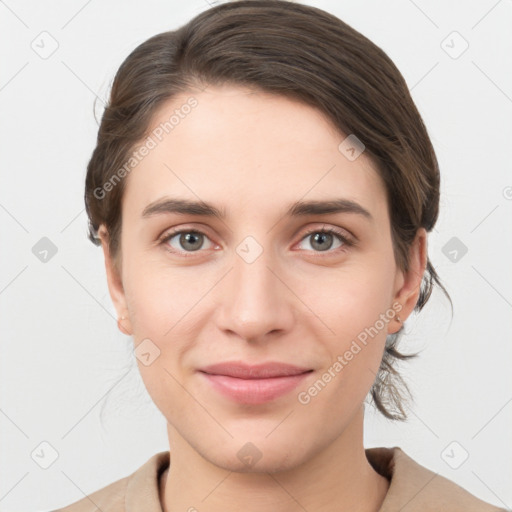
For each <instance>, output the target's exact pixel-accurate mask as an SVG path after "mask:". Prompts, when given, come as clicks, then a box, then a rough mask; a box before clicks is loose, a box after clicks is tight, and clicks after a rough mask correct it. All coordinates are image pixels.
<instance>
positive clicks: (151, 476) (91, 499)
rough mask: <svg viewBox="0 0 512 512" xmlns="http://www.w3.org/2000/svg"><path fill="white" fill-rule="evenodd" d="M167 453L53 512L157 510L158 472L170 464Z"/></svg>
mask: <svg viewBox="0 0 512 512" xmlns="http://www.w3.org/2000/svg"><path fill="white" fill-rule="evenodd" d="M169 460H170V454H169V452H168V451H167V452H159V453H157V454H155V455H153V456H152V457H151V458H150V459H149V460H147V462H145V463H144V464H143V465H142V466H141V467H139V468H138V469H137V470H136V471H134V472H133V473H131V474H130V475H128V476H126V477H124V478H121V479H119V480H116V481H115V482H113V483H111V484H109V485H107V486H105V487H103V488H101V489H98V490H97V491H94V492H92V493H90V494H86V495H85V496H84V497H83V498H81V499H79V500H78V501H75V502H73V503H71V504H69V505H67V506H65V507H63V508H59V509H56V510H54V511H52V512H97V511H98V510H101V511H102V512H124V511H125V510H138V509H141V510H145V511H146V512H160V511H161V507H160V499H159V494H158V493H159V489H158V479H159V475H160V473H161V472H162V471H164V470H165V468H166V467H167V466H168V465H169Z"/></svg>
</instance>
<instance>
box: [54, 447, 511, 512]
mask: <svg viewBox="0 0 512 512" xmlns="http://www.w3.org/2000/svg"><path fill="white" fill-rule="evenodd" d="M365 452H366V458H367V459H368V461H369V462H370V464H371V465H372V466H373V468H374V469H375V470H376V471H377V472H378V473H380V474H381V475H382V476H384V477H386V478H387V479H388V480H389V481H390V485H389V489H388V492H387V494H386V497H385V498H384V501H383V503H382V506H381V508H380V510H379V512H397V511H400V512H420V511H421V512H429V511H432V512H434V511H435V512H497V511H505V512H506V509H504V508H498V507H495V506H492V505H490V504H488V503H486V502H484V501H482V500H480V499H478V498H477V497H476V496H474V495H473V494H471V493H469V492H468V491H466V490H465V489H463V488H462V487H460V486H459V485H457V484H456V483H454V482H452V481H451V480H448V479H447V478H444V477H443V476H441V475H439V474H437V473H434V472H432V471H430V470H428V469H427V468H425V467H424V466H421V465H420V464H418V463H417V462H416V461H414V460H413V459H411V458H410V457H409V456H408V455H407V454H406V453H405V452H404V451H403V450H402V449H401V448H398V447H396V446H395V447H393V448H366V450H365ZM169 460H170V453H169V452H168V451H166V452H160V453H157V454H155V455H153V456H152V457H151V458H150V459H149V460H148V461H147V462H146V463H145V464H143V465H142V466H141V467H140V468H139V469H137V470H136V471H135V472H133V473H132V474H131V475H128V476H126V477H124V478H122V479H120V480H117V481H116V482H113V483H111V484H110V485H107V486H106V487H103V488H102V489H99V490H98V491H95V492H93V493H92V494H90V495H88V496H86V497H85V498H82V499H80V500H79V501H76V502H75V503H72V504H71V505H68V506H67V507H65V508H61V509H59V510H56V511H54V512H96V511H97V510H100V511H101V512H125V511H126V512H143V511H144V512H162V506H161V504H160V499H159V487H158V484H159V478H160V475H161V474H162V473H163V472H164V471H165V469H166V468H167V467H168V466H169Z"/></svg>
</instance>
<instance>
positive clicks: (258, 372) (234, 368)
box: [200, 361, 311, 379]
mask: <svg viewBox="0 0 512 512" xmlns="http://www.w3.org/2000/svg"><path fill="white" fill-rule="evenodd" d="M200 371H202V372H204V373H208V374H210V375H225V376H226V377H235V378H237V379H269V378H274V377H289V376H293V375H300V374H302V373H306V372H309V371H311V368H303V367H299V366H293V365H290V364H286V363H278V362H270V363H264V364H258V365H249V364H247V363H243V362H239V361H235V362H225V363H219V364H213V365H210V366H206V367H205V368H202V369H201V370H200Z"/></svg>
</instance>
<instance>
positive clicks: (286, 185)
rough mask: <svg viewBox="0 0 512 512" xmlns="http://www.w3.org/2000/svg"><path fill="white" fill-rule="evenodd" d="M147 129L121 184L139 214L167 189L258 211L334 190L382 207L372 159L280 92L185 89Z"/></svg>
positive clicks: (307, 108) (381, 191)
mask: <svg viewBox="0 0 512 512" xmlns="http://www.w3.org/2000/svg"><path fill="white" fill-rule="evenodd" d="M191 105H194V106H191ZM148 133H149V137H150V138H151V139H152V143H151V144H150V145H151V146H153V147H152V148H151V149H150V150H149V151H148V152H147V154H146V155H145V156H144V157H143V158H141V159H140V161H139V163H138V164H137V165H136V167H135V168H134V169H133V170H132V171H131V172H130V175H129V177H128V183H127V188H126V190H125V200H126V201H128V202H130V204H131V205H132V206H133V208H135V209H136V210H137V211H138V212H142V210H143V208H144V207H145V206H146V205H147V204H148V203H150V202H152V201H154V200H156V199H158V198H159V197H162V196H163V195H164V194H169V195H172V196H183V197H187V198H190V199H195V200H198V199H199V200H204V201H208V202H211V203H218V202H222V203H229V204H230V205H232V206H233V208H235V207H237V206H238V207H240V208H252V207H255V208H258V209H260V211H261V209H263V208H266V209H268V208H272V205H274V206H275V205H277V204H282V203H286V204H290V203H292V202H294V201H297V200H299V199H301V198H306V199H320V198H331V197H334V196H336V197H339V196H342V197H344V198H347V199H350V200H355V201H358V202H362V203H366V204H367V206H368V207H369V208H373V209H374V210H375V208H379V206H384V208H385V204H384V205H382V204H381V203H382V202H383V201H385V192H384V186H383V183H382V181H381V179H380V177H379V175H378V173H377V172H376V170H375V168H374V166H373V164H372V161H371V160H370V159H369V157H367V156H366V155H365V153H364V152H363V153H362V154H361V155H360V156H359V157H358V158H357V159H355V160H352V161H351V160H349V159H347V157H346V156H345V155H344V154H343V152H342V151H340V148H339V146H340V143H342V142H343V141H344V139H345V138H346V137H347V134H343V133H341V132H340V131H338V130H337V129H336V127H335V126H334V125H333V124H332V123H331V121H330V120H329V119H328V118H327V117H326V116H325V115H324V114H323V113H322V112H320V111H319V110H317V109H315V108H314V107H311V106H309V105H306V104H304V103H302V102H299V101H296V100H293V99H290V98H287V97H284V96H280V95H275V94H270V93H266V92H260V91H255V90H252V89H249V88H244V87H234V86H223V87H213V86H209V87H207V88H206V90H205V91H203V92H201V91H195V92H192V91H191V92H190V93H182V94H180V95H178V96H175V97H174V98H172V100H170V101H168V102H167V103H165V104H164V105H163V106H162V107H160V109H159V110H158V111H157V113H156V115H155V116H154V119H153V121H152V125H151V127H150V130H149V132H148ZM235 203H237V204H235ZM228 211H229V209H228Z"/></svg>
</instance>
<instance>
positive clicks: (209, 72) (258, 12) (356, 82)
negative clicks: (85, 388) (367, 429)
mask: <svg viewBox="0 0 512 512" xmlns="http://www.w3.org/2000/svg"><path fill="white" fill-rule="evenodd" d="M223 84H234V85H242V86H248V87H252V88H254V89H260V90H262V91H265V92H271V93H275V94H278V95H284V96H287V97H290V98H293V99H297V100H299V101H302V102H304V103H306V104H309V105H311V106H313V107H315V108H317V109H318V110H320V111H321V112H323V114H325V116H326V117H327V118H328V119H330V120H331V121H332V122H333V123H334V125H335V126H336V127H337V128H338V129H339V130H340V132H341V133H343V134H346V135H348V134H354V135H356V136H357V138H358V139H360V140H361V141H362V142H363V143H364V145H365V152H366V153H365V154H366V155H368V156H369V157H370V158H371V160H372V161H373V163H374V165H375V166H376V168H377V169H378V171H379V173H380V175H381V177H382V178H383V180H384V183H385V186H386V191H387V196H388V207H389V214H390V220H391V231H392V239H393V245H394V252H395V258H396V261H397V264H398V266H399V267H400V268H402V269H404V270H406V269H407V268H408V248H409V247H410V244H411V242H412V241H413V240H414V238H415V235H416V233H417V230H418V229H419V228H420V227H424V228H425V229H426V230H427V231H431V230H432V228H433V227H434V224H435V222H436V220H437V217H438V209H439V186H440V178H439V167H438V162H437V159H436V156H435V153H434V149H433V146H432V143H431V141H430V139H429V136H428V133H427V130H426V128H425V126H424V124H423V121H422V118H421V116H420V114H419V112H418V110H417V108H416V106H415V104H414V102H413V100H412V98H411V95H410V93H409V90H408V88H407V84H406V82H405V80H404V78H403V77H402V75H401V74H400V72H399V70H398V69H397V68H396V66H395V65H394V64H393V62H392V61H391V59H390V58H389V57H388V56H387V55H386V53H384V51H382V50H381V49H380V48H379V47H378V46H376V45H375V44H374V43H372V42H371V41H370V40H369V39H367V38H366V37H364V36H363V35H362V34H360V33H359V32H357V31H356V30H354V29H353V28H351V27H350V26H349V25H347V24H346V23H344V22H343V21H341V20H340V19H338V18H337V17H335V16H333V15H331V14H329V13H327V12H325V11H323V10H321V9H318V8H314V7H310V6H306V5H302V4H298V3H295V2H294V3H292V2H289V1H285V0H239V1H231V2H228V3H224V4H220V5H218V6H216V7H213V8H211V9H208V10H206V11H204V12H202V13H201V14H199V15H198V16H196V17H195V18H193V19H192V20H191V21H189V22H188V23H187V24H186V25H184V26H182V27H181V28H179V29H178V30H175V31H170V32H165V33H162V34H158V35H156V36H154V37H151V38H150V39H148V40H147V41H145V42H144V43H142V44H141V45H139V46H138V47H137V48H136V49H135V50H133V52H132V53H131V54H130V55H129V56H128V57H127V58H126V59H125V61H124V62H123V63H122V65H121V66H120V68H119V70H118V72H117V74H116V76H115V79H114V82H113V84H112V88H111V92H110V98H109V101H108V104H107V106H106V108H105V111H104V113H103V117H102V119H101V124H100V127H99V131H98V138H97V145H96V148H95V149H94V152H93V154H92V157H91V159H90V161H89V164H88V167H87V177H86V186H85V205H86V210H87V214H88V216H89V220H90V224H89V237H90V239H91V240H92V241H93V242H94V243H96V244H99V240H98V237H97V232H98V228H99V226H100V225H101V224H105V226H106V228H107V231H108V233H109V241H108V243H109V248H110V251H111V253H112V255H113V257H114V258H115V257H116V256H117V255H118V254H119V252H120V247H119V245H120V229H121V201H122V196H123V189H124V181H125V180H123V179H119V180H118V182H115V181H113V179H114V178H115V177H116V176H115V174H116V172H118V170H119V169H121V168H122V167H123V166H124V165H125V163H126V162H127V160H128V159H129V158H130V154H131V152H132V151H133V149H134V147H135V146H136V144H138V143H140V141H141V140H143V138H144V137H145V136H147V133H148V130H149V128H150V126H151V121H152V119H153V117H154V115H155V113H156V112H157V110H158V109H159V107H160V106H161V105H162V104H163V103H164V102H166V101H168V100H170V99H171V98H173V97H174V96H176V95H177V94H178V93H184V92H190V91H192V90H193V89H194V88H196V87H199V88H204V87H206V86H208V85H223ZM125 170H126V168H125ZM124 174H125V173H123V175H124ZM117 178H119V173H118V175H117ZM107 183H110V184H111V186H109V187H106V186H105V184H107ZM434 283H436V284H437V285H439V286H440V288H441V289H442V290H443V292H445V294H446V290H445V289H444V287H443V286H442V284H441V283H440V280H439V278H438V276H437V274H436V271H435V269H434V267H433V266H432V264H431V262H430V260H428V263H427V269H426V272H425V275H424V276H423V282H422V286H421V291H420V296H419V299H418V302H417V304H416V310H418V311H419V310H421V309H422V308H423V306H424V305H425V303H426V302H427V300H428V299H429V297H430V295H431V293H432V289H433V285H434ZM448 298H449V297H448ZM401 334H402V329H401V330H400V331H399V332H398V333H397V334H394V335H389V336H388V338H387V340H386V347H385V352H384V356H383V359H382V362H381V366H380V368H379V372H378V374H377V376H376V379H375V382H374V384H373V386H372V388H371V390H370V392H371V396H372V398H373V400H374V403H375V405H376V406H377V408H378V410H379V411H380V412H381V413H382V414H384V416H386V417H387V418H390V419H395V420H405V419H406V418H407V415H406V413H405V412H404V409H403V405H402V401H403V400H404V399H405V397H404V395H403V394H402V390H406V391H407V393H408V394H409V395H410V391H409V389H408V387H407V385H406V383H405V382H404V381H403V379H402V377H401V376H400V374H399V372H398V371H397V370H396V368H395V363H396V362H397V360H398V359H409V358H413V357H417V355H418V354H417V353H416V354H402V353H401V352H399V351H398V350H397V348H396V346H397V343H398V341H399V338H400V335H401Z"/></svg>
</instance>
